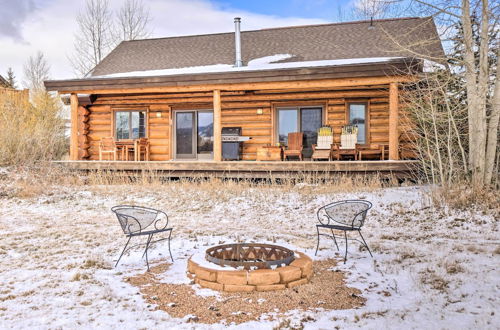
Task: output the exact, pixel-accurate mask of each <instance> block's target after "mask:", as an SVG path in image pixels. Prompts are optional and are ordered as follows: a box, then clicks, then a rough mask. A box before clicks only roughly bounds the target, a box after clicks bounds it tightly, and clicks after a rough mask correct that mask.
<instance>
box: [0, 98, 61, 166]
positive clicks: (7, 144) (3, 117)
mask: <svg viewBox="0 0 500 330" xmlns="http://www.w3.org/2000/svg"><path fill="white" fill-rule="evenodd" d="M60 112H61V108H60V106H59V103H58V101H57V100H56V99H55V98H53V97H52V96H50V95H49V94H47V93H45V92H39V93H35V94H34V95H32V96H31V102H30V101H29V100H28V98H27V96H26V95H25V94H24V93H2V94H0V127H2V129H1V130H0V165H31V164H34V163H36V162H38V161H43V160H53V159H60V158H61V156H62V155H63V154H64V153H65V152H66V150H67V142H66V139H65V137H64V121H63V119H62V118H61V116H60Z"/></svg>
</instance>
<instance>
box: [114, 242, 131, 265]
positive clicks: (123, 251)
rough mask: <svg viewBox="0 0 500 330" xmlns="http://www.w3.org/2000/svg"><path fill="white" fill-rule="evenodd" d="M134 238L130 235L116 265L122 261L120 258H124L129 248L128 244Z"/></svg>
mask: <svg viewBox="0 0 500 330" xmlns="http://www.w3.org/2000/svg"><path fill="white" fill-rule="evenodd" d="M131 238H132V236H129V238H128V240H127V243H126V244H125V247H124V248H123V250H122V253H121V254H120V257H119V258H118V260H117V261H116V264H115V267H116V266H118V263H119V262H120V259H121V258H122V256H123V253H125V250H126V249H127V246H128V243H129V242H130V239H131Z"/></svg>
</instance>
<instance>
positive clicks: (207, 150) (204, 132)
mask: <svg viewBox="0 0 500 330" xmlns="http://www.w3.org/2000/svg"><path fill="white" fill-rule="evenodd" d="M213 117H214V116H213V112H212V111H176V112H175V130H174V134H175V136H174V139H175V143H174V145H175V158H176V159H213V136H214V133H213V122H214V119H213Z"/></svg>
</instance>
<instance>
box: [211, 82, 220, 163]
mask: <svg viewBox="0 0 500 330" xmlns="http://www.w3.org/2000/svg"><path fill="white" fill-rule="evenodd" d="M213 102H214V161H216V162H220V161H221V160H222V119H221V117H222V116H221V112H222V107H221V98H220V90H218V89H215V90H214V98H213Z"/></svg>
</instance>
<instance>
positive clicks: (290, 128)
mask: <svg viewBox="0 0 500 330" xmlns="http://www.w3.org/2000/svg"><path fill="white" fill-rule="evenodd" d="M297 124H298V123H297V110H296V109H289V110H278V135H279V142H281V143H284V144H288V133H293V132H298V125H297Z"/></svg>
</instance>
